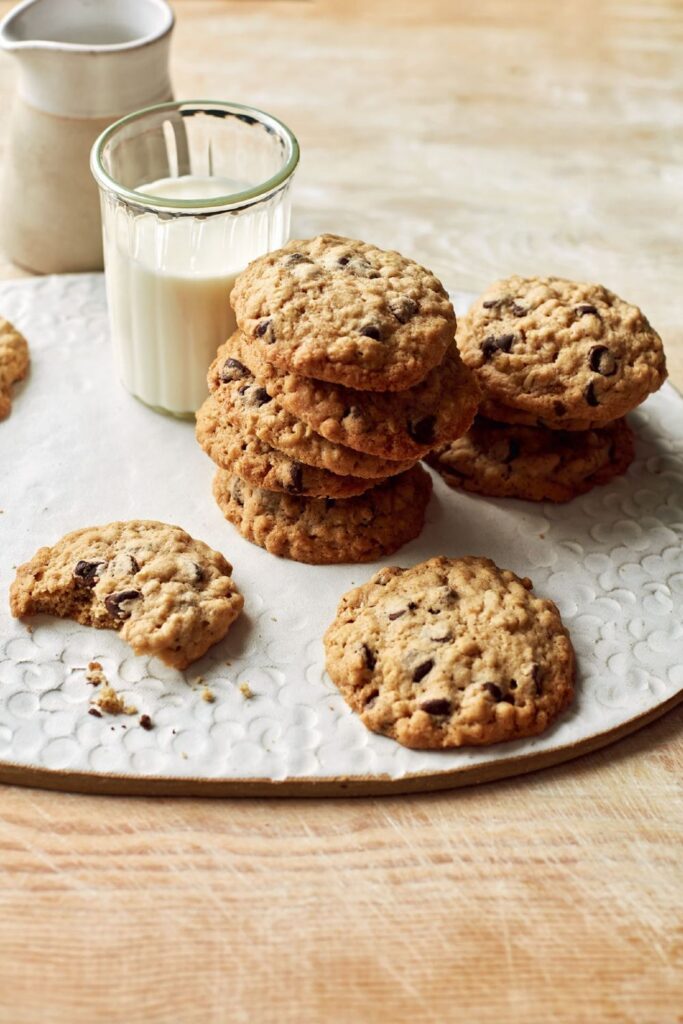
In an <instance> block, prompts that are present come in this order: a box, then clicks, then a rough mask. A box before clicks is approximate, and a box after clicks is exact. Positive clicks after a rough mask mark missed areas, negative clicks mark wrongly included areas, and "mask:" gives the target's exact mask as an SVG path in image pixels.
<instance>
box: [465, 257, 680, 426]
mask: <svg viewBox="0 0 683 1024" xmlns="http://www.w3.org/2000/svg"><path fill="white" fill-rule="evenodd" d="M458 344H459V346H460V351H461V352H462V357H463V359H464V360H465V362H466V363H467V365H468V366H469V367H471V369H472V370H473V371H474V372H475V374H476V376H477V379H478V381H479V383H480V386H481V389H482V392H483V395H484V399H485V404H484V405H483V407H482V412H483V413H484V415H486V416H490V417H491V418H493V419H500V420H503V421H505V420H510V421H511V422H520V421H521V420H522V419H523V422H524V423H526V424H527V425H535V424H542V425H544V426H546V427H549V428H551V429H554V430H569V429H571V430H586V429H589V428H590V427H595V426H601V425H603V424H605V423H608V422H610V421H611V420H615V419H618V418H620V417H622V416H625V415H626V414H627V413H628V412H629V411H630V410H631V409H634V408H635V407H636V406H637V405H639V404H640V403H641V402H642V401H644V399H645V398H647V396H648V395H649V394H651V393H652V392H653V391H656V390H657V389H658V388H659V387H661V385H662V383H663V382H664V380H665V378H666V363H665V358H664V351H663V348H662V342H661V339H660V337H659V335H658V334H657V332H656V331H655V330H654V329H653V328H652V327H651V326H650V324H649V322H648V320H647V318H646V317H645V316H644V315H643V313H642V312H641V311H640V309H638V307H637V306H634V305H631V304H630V303H628V302H625V301H624V300H623V299H620V298H619V296H617V295H615V294H614V292H611V291H609V289H607V288H604V287H603V286H602V285H597V284H585V283H580V282H577V281H568V280H565V279H563V278H559V277H529V278H524V277H517V276H515V277H509V278H506V279H504V280H502V281H497V282H496V283H495V284H493V285H491V287H490V288H489V289H487V291H486V292H484V294H483V295H481V296H480V297H479V298H478V299H477V300H476V302H475V303H474V304H473V306H472V308H471V309H470V310H469V311H468V313H467V315H466V316H465V317H464V318H463V319H462V321H461V323H460V325H459V329H458Z"/></svg>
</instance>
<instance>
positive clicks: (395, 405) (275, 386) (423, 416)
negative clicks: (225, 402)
mask: <svg viewBox="0 0 683 1024" xmlns="http://www.w3.org/2000/svg"><path fill="white" fill-rule="evenodd" d="M221 351H222V352H227V353H229V354H230V355H231V356H234V357H235V358H236V359H237V360H238V361H240V362H242V363H245V364H246V365H247V366H248V367H249V369H250V371H252V372H253V373H255V374H256V376H257V377H258V378H260V380H261V381H262V384H263V387H264V388H265V390H266V392H267V393H268V394H270V395H272V396H273V397H274V398H276V399H277V400H278V402H279V403H280V404H281V405H282V406H284V407H285V408H286V409H287V410H288V411H289V412H290V413H291V414H292V415H293V416H296V417H297V418H298V419H300V420H303V421H304V422H305V423H307V424H308V425H309V426H310V427H311V428H312V429H313V430H314V431H316V432H317V433H318V434H321V435H322V436H323V437H325V438H327V440H328V441H331V442H333V443H335V444H340V445H343V446H345V447H347V448H352V449H355V450H357V451H360V452H365V453H366V454H369V455H375V456H377V457H378V458H383V459H410V458H412V459H420V458H422V456H423V455H425V454H426V453H427V452H428V451H429V450H430V449H431V448H434V447H435V446H437V445H440V444H445V443H446V442H447V441H451V440H453V439H454V438H456V437H459V436H460V435H461V434H463V433H464V432H465V431H466V430H467V428H468V427H469V425H470V423H471V422H472V419H473V417H474V414H475V412H476V410H477V407H478V404H479V397H480V396H479V391H478V388H477V385H476V382H475V381H474V379H473V376H472V374H471V373H470V371H469V370H468V368H467V367H466V366H465V365H464V363H463V362H462V360H461V358H460V355H459V353H458V350H457V348H456V346H455V345H454V344H453V345H451V346H449V348H448V350H447V352H446V355H445V357H444V360H443V362H442V363H441V365H440V366H437V367H436V368H435V369H433V370H432V371H431V372H430V373H429V374H428V375H427V377H426V378H425V379H424V380H423V381H421V383H419V384H417V385H416V386H415V387H412V388H410V389H408V390H407V391H400V392H392V393H375V392H369V391H354V390H352V389H351V388H347V387H343V386H341V385H339V384H330V383H326V382H324V381H317V380H312V379H311V378H310V377H300V376H298V375H297V374H293V373H287V374H280V373H278V372H277V370H275V369H274V368H273V367H272V366H269V364H268V363H267V362H266V361H265V360H262V359H260V358H259V357H258V354H257V353H256V351H255V350H254V349H253V348H252V347H251V346H250V345H249V344H248V343H247V342H246V341H245V340H244V337H243V336H242V335H240V334H239V333H238V334H235V335H233V337H232V338H231V339H230V340H229V341H228V342H227V344H226V346H224V348H223V349H222V350H221Z"/></svg>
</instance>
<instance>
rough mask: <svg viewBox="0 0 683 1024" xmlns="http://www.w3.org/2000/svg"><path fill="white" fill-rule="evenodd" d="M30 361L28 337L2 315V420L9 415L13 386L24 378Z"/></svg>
mask: <svg viewBox="0 0 683 1024" xmlns="http://www.w3.org/2000/svg"><path fill="white" fill-rule="evenodd" d="M29 362H30V358H29V352H28V344H27V343H26V339H25V338H24V337H23V336H22V335H21V334H19V331H17V330H16V329H15V328H14V327H13V326H12V324H11V323H10V322H9V320H4V319H3V318H2V317H0V420H4V419H5V418H6V417H7V416H9V414H10V410H11V408H12V399H11V395H12V387H13V385H14V384H18V383H19V381H20V380H23V379H24V377H25V376H26V374H27V373H28V367H29Z"/></svg>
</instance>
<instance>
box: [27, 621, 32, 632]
mask: <svg viewBox="0 0 683 1024" xmlns="http://www.w3.org/2000/svg"><path fill="white" fill-rule="evenodd" d="M26 632H27V633H32V632H33V626H32V625H31V623H30V622H27V623H26Z"/></svg>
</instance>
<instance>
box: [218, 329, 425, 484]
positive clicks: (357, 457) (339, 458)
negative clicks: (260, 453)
mask: <svg viewBox="0 0 683 1024" xmlns="http://www.w3.org/2000/svg"><path fill="white" fill-rule="evenodd" d="M231 351H232V343H231V342H230V341H229V342H227V343H226V344H225V345H222V346H221V348H220V349H219V350H218V355H217V357H216V359H215V360H214V362H213V363H212V365H211V367H210V369H209V374H208V384H209V390H210V391H211V392H212V393H213V395H214V397H215V401H216V402H217V403H218V405H219V408H220V413H219V415H220V416H221V418H222V419H224V420H226V421H227V422H229V423H232V424H233V425H240V426H243V427H244V429H245V430H246V431H247V432H248V433H250V434H252V435H253V436H255V437H258V439H259V440H260V441H264V442H265V443H266V444H269V445H271V447H273V448H277V449H278V450H279V451H281V452H284V453H285V454H286V455H289V456H290V457H291V458H292V459H295V460H296V461H297V462H303V463H305V464H306V465H307V466H317V467H318V469H326V470H328V471H329V472H330V473H336V474H337V475H338V476H356V477H364V478H367V479H368V480H383V479H384V478H385V477H388V476H395V475H396V474H397V473H403V472H405V470H406V469H410V467H411V466H412V465H414V463H415V462H416V461H417V458H416V457H414V458H412V459H402V460H401V461H398V460H395V459H383V458H380V457H379V456H377V455H368V454H366V453H365V452H357V451H354V449H353V448H347V447H345V446H344V445H341V444H335V443H334V442H333V441H328V440H327V438H325V437H323V436H322V435H321V434H318V433H316V432H315V431H314V430H313V428H312V427H310V426H309V425H308V424H307V423H304V422H303V420H300V419H297V417H296V416H293V415H292V413H291V412H288V410H287V409H285V407H284V405H283V404H282V402H281V401H280V400H279V399H278V398H273V397H272V396H271V395H270V394H269V393H268V391H266V389H265V388H264V386H263V382H262V381H260V380H258V379H257V378H256V377H254V375H253V374H252V372H251V371H250V370H249V369H247V367H246V366H245V365H244V363H241V362H240V361H239V360H238V359H235V358H233V357H232V356H231V355H230V352H231ZM266 365H267V364H266Z"/></svg>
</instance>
